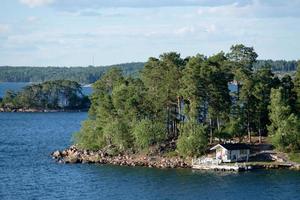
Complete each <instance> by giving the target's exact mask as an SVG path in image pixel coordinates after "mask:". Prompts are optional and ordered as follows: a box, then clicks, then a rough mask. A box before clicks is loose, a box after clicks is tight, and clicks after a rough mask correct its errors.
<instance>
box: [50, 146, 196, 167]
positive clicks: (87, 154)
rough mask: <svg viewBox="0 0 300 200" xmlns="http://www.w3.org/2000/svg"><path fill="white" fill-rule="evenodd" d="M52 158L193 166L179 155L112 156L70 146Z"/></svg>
mask: <svg viewBox="0 0 300 200" xmlns="http://www.w3.org/2000/svg"><path fill="white" fill-rule="evenodd" d="M51 156H52V158H53V159H55V160H56V161H57V162H59V163H99V164H113V165H123V166H143V167H154V168H191V162H190V161H188V160H184V159H182V158H179V157H171V158H170V157H163V156H142V155H135V154H132V155H126V154H123V155H122V154H119V155H117V156H112V155H109V154H107V153H106V152H105V151H102V150H99V151H89V150H82V149H79V148H77V147H76V146H74V145H73V146H70V147H69V148H67V149H65V150H63V151H54V152H53V153H52V154H51Z"/></svg>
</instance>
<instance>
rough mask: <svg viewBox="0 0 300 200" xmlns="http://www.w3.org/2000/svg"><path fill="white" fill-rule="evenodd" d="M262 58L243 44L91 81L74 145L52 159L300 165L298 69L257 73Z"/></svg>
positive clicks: (170, 57)
mask: <svg viewBox="0 0 300 200" xmlns="http://www.w3.org/2000/svg"><path fill="white" fill-rule="evenodd" d="M257 57H258V55H257V54H256V52H255V51H254V49H253V48H252V47H247V46H244V45H242V44H240V45H234V46H232V47H231V49H230V52H228V53H226V54H225V53H224V52H220V53H217V54H215V55H212V56H210V57H206V56H203V55H200V54H197V55H195V56H192V57H186V58H181V57H180V55H179V54H178V53H176V52H170V53H164V54H162V55H161V56H160V57H159V58H149V60H148V62H146V63H145V67H144V69H143V70H142V71H141V72H140V74H139V75H138V76H137V77H127V76H124V74H123V73H122V71H121V70H120V69H117V68H115V69H114V68H113V69H111V70H109V71H107V72H106V73H105V75H103V76H102V77H101V79H100V80H98V81H97V82H95V83H94V84H93V94H92V95H91V107H90V109H89V118H88V119H87V120H86V121H84V122H83V123H82V128H81V130H80V131H79V132H78V133H76V134H75V135H74V144H75V145H74V146H71V147H70V148H67V149H65V150H63V151H55V152H54V153H53V154H52V156H53V157H54V158H55V159H57V160H58V161H59V162H63V163H78V162H79V163H85V162H88V163H110V164H118V165H129V166H137V165H138V166H148V167H162V168H168V167H172V168H173V167H193V165H194V161H197V162H198V165H199V164H202V163H203V162H204V161H208V162H207V163H206V164H208V163H209V162H210V163H213V166H214V165H218V166H219V165H220V166H221V167H222V165H223V166H224V165H226V166H229V167H230V165H232V164H234V163H237V165H239V163H240V162H242V163H244V162H245V163H247V164H245V166H246V165H247V168H248V167H249V166H250V165H251V166H253V167H262V168H281V167H284V168H285V167H288V168H289V167H292V168H299V164H297V162H300V153H299V152H300V126H299V125H300V119H299V116H300V69H299V67H298V71H297V73H296V75H295V76H293V77H291V76H290V75H284V76H282V77H278V76H275V75H274V74H273V72H272V70H271V68H270V66H268V65H266V66H262V67H261V68H259V69H254V68H253V66H254V63H256V59H257ZM230 84H234V85H235V86H236V88H237V89H236V90H234V91H232V90H230V89H229V85H230ZM229 144H232V145H229ZM222 153H224V154H226V155H223V154H222ZM233 153H234V154H233ZM227 154H228V155H227ZM241 155H244V158H246V159H244V158H243V157H241ZM193 158H196V159H193ZM226 162H229V163H226ZM214 163H215V164H214ZM200 168H202V167H200ZM223 168H224V167H223Z"/></svg>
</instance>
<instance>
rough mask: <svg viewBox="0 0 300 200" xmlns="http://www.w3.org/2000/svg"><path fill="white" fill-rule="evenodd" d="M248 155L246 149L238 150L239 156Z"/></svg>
mask: <svg viewBox="0 0 300 200" xmlns="http://www.w3.org/2000/svg"><path fill="white" fill-rule="evenodd" d="M247 153H248V149H241V150H240V154H247Z"/></svg>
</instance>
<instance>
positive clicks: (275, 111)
mask: <svg viewBox="0 0 300 200" xmlns="http://www.w3.org/2000/svg"><path fill="white" fill-rule="evenodd" d="M269 109H270V121H271V124H270V126H268V130H269V133H270V135H271V137H272V143H273V145H274V146H275V147H276V148H278V149H279V150H283V151H291V152H294V151H297V150H299V149H300V125H299V124H300V123H299V122H300V121H299V119H298V117H297V116H296V115H294V114H293V113H291V108H290V107H289V106H288V105H287V102H286V101H284V99H283V89H282V88H279V89H272V91H271V105H270V107H269Z"/></svg>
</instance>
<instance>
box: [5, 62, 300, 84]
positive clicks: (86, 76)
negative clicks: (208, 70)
mask: <svg viewBox="0 0 300 200" xmlns="http://www.w3.org/2000/svg"><path fill="white" fill-rule="evenodd" d="M144 65H145V63H144V62H132V63H124V64H118V65H112V66H103V67H93V66H89V67H10V66H1V67H0V82H44V81H49V80H72V81H76V82H78V83H81V84H90V83H94V82H96V81H97V80H98V79H99V78H100V77H101V76H102V75H103V74H104V73H105V72H106V71H107V70H109V69H111V68H112V67H117V68H120V69H122V71H123V73H124V75H131V76H137V75H138V74H139V71H140V70H142V69H143V67H144ZM267 65H268V66H270V67H271V69H272V71H273V72H275V73H276V74H282V73H291V74H292V75H293V72H295V71H296V68H297V62H296V61H285V60H277V61H273V60H257V61H256V62H255V63H253V69H259V68H262V67H264V66H267Z"/></svg>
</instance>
